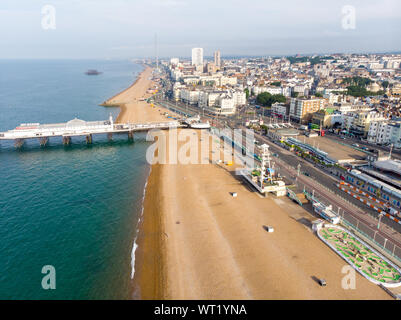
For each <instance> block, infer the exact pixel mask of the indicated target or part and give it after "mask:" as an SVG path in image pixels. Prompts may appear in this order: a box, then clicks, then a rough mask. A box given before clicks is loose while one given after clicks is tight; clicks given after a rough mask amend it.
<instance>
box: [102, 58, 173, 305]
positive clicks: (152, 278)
mask: <svg viewBox="0 0 401 320" xmlns="http://www.w3.org/2000/svg"><path fill="white" fill-rule="evenodd" d="M143 66H144V69H143V70H142V71H141V72H140V73H139V74H138V75H137V78H136V80H135V81H134V82H133V83H132V84H131V85H130V86H129V87H128V88H126V89H124V90H122V91H121V92H119V93H117V94H116V95H114V96H113V97H111V98H109V99H107V100H106V101H104V102H103V103H102V104H101V105H100V106H104V107H119V108H120V112H119V114H118V116H117V118H116V122H117V123H118V122H135V121H144V120H148V121H152V120H154V121H157V120H158V121H167V120H166V119H165V118H163V117H162V116H160V114H159V113H158V112H157V110H156V109H154V108H150V107H149V105H148V104H147V103H146V102H143V101H140V98H146V97H148V96H151V95H150V94H149V93H147V91H148V89H150V88H151V87H152V86H153V85H154V82H153V81H150V80H149V78H150V77H151V73H152V71H153V68H152V67H150V66H147V65H143ZM158 109H163V108H161V107H159V108H158ZM161 171H162V168H161V166H160V165H150V168H149V174H148V176H147V178H146V182H145V185H144V194H143V200H142V210H141V212H140V213H139V217H138V222H137V226H136V230H137V233H136V236H135V238H134V239H132V241H133V243H132V250H131V270H132V271H131V277H130V281H131V283H132V294H131V296H132V298H133V299H142V300H150V299H152V300H153V299H163V298H164V297H165V287H166V272H165V264H164V258H165V255H164V252H165V250H164V248H163V239H162V235H163V234H164V233H163V224H162V215H161V203H162V201H161V200H162V193H161V192H160V191H159V189H160V184H161V183H162V181H161Z"/></svg>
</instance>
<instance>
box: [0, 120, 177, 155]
mask: <svg viewBox="0 0 401 320" xmlns="http://www.w3.org/2000/svg"><path fill="white" fill-rule="evenodd" d="M179 127H184V125H182V124H181V123H180V122H179V121H168V122H148V123H114V122H113V118H112V117H111V116H110V118H109V120H105V121H84V120H80V119H73V120H71V121H68V122H66V123H56V124H39V123H26V124H21V125H20V126H18V127H16V128H15V129H13V130H9V131H6V132H0V141H1V140H13V141H14V142H15V146H16V147H21V146H22V145H23V144H24V141H25V140H26V139H39V143H40V145H41V146H44V145H46V144H47V143H48V141H49V138H51V137H62V139H63V144H65V145H69V144H70V143H71V137H76V136H85V137H86V142H87V143H88V144H90V143H92V135H94V134H107V135H108V138H109V139H110V140H111V139H112V136H113V134H115V133H116V134H120V133H127V134H128V138H130V139H133V137H134V132H140V131H148V130H152V129H160V130H163V129H170V128H179Z"/></svg>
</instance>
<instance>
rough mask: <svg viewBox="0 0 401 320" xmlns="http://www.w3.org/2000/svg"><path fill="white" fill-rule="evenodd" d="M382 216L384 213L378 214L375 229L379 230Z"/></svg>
mask: <svg viewBox="0 0 401 320" xmlns="http://www.w3.org/2000/svg"><path fill="white" fill-rule="evenodd" d="M383 216H384V213H380V214H379V223H378V224H377V229H380V221H381V219H382V217H383Z"/></svg>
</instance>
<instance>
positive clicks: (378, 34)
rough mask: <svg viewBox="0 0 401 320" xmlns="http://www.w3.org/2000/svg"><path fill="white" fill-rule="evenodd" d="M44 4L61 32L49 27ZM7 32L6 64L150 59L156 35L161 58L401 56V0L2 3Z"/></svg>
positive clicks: (3, 37)
mask: <svg viewBox="0 0 401 320" xmlns="http://www.w3.org/2000/svg"><path fill="white" fill-rule="evenodd" d="M45 5H51V6H53V7H54V8H55V13H56V15H55V17H56V20H55V22H56V25H55V27H56V29H43V27H42V22H43V21H42V20H43V19H44V18H45V16H44V14H42V8H43V6H45ZM347 5H348V6H350V5H351V6H353V7H354V8H355V18H356V20H355V28H354V29H352V28H351V29H344V28H343V27H342V25H343V24H342V22H343V20H344V19H345V18H344V14H343V13H342V10H343V7H344V6H347ZM49 21H50V20H48V19H47V20H45V22H47V23H48V22H49ZM346 21H349V20H346ZM47 25H48V24H47ZM348 25H349V24H348ZM0 30H1V33H0V58H102V59H103V58H139V57H151V56H154V55H155V34H156V33H157V38H158V48H159V50H158V51H159V55H160V56H161V57H169V56H179V57H185V56H189V55H190V51H191V48H192V47H203V48H204V51H205V55H209V56H210V55H212V54H213V51H215V50H217V49H219V50H220V51H221V53H222V55H223V56H227V55H263V56H267V55H284V54H286V55H287V54H291V55H292V54H297V53H300V54H310V53H335V52H389V51H401V41H400V39H401V1H400V0H380V1H378V0H330V1H326V0H302V1H299V0H274V1H270V0H241V1H239V0H146V1H145V0H53V1H52V0H46V1H42V0H18V1H16V0H0Z"/></svg>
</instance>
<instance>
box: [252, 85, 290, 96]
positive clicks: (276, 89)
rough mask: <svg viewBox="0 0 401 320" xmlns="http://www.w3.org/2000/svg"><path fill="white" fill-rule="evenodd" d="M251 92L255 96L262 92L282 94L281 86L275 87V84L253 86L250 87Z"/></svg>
mask: <svg viewBox="0 0 401 320" xmlns="http://www.w3.org/2000/svg"><path fill="white" fill-rule="evenodd" d="M252 92H253V94H254V95H256V96H257V95H258V94H261V93H263V92H268V93H270V94H272V95H273V94H282V92H283V90H282V89H281V87H275V86H269V87H258V86H254V87H252Z"/></svg>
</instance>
